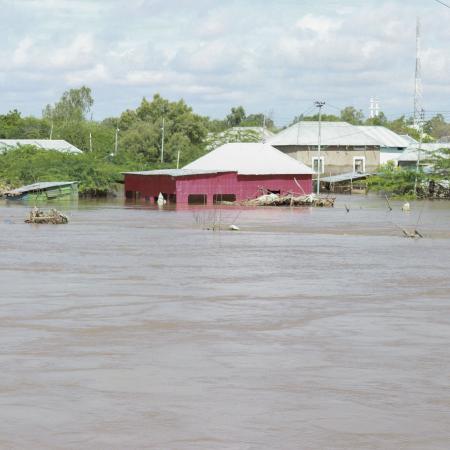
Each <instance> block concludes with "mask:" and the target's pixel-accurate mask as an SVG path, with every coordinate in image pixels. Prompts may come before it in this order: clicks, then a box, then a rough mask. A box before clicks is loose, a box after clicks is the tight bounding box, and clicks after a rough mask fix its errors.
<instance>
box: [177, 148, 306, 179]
mask: <svg viewBox="0 0 450 450" xmlns="http://www.w3.org/2000/svg"><path fill="white" fill-rule="evenodd" d="M184 169H189V170H211V171H219V172H224V171H230V172H236V171H237V172H238V174H240V175H291V174H293V175H296V174H308V175H309V174H313V173H314V172H313V171H312V170H311V169H310V168H309V167H308V166H306V165H305V164H303V163H301V162H299V161H297V160H295V159H294V158H291V157H290V156H288V155H286V154H284V153H283V152H281V151H279V150H277V149H276V148H274V147H272V146H271V145H269V144H262V143H254V142H245V143H230V144H224V145H221V146H220V147H218V148H216V149H215V150H212V151H211V152H209V153H207V154H206V155H204V156H202V157H200V158H199V159H197V160H195V161H193V162H191V163H190V164H188V165H187V166H185V167H184Z"/></svg>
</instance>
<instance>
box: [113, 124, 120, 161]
mask: <svg viewBox="0 0 450 450" xmlns="http://www.w3.org/2000/svg"><path fill="white" fill-rule="evenodd" d="M119 131H120V130H119V128H118V127H117V126H116V141H115V143H114V156H116V155H117V147H118V143H119Z"/></svg>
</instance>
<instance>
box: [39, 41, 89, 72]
mask: <svg viewBox="0 0 450 450" xmlns="http://www.w3.org/2000/svg"><path fill="white" fill-rule="evenodd" d="M94 50H95V46H94V40H93V37H92V36H91V35H90V34H79V35H77V36H75V37H74V39H73V41H72V42H71V43H70V44H69V45H67V46H64V47H61V48H58V49H56V50H55V51H54V52H52V53H51V54H50V55H49V56H48V59H49V62H50V65H52V66H54V67H57V68H63V69H73V68H80V67H84V66H87V65H89V64H91V63H92V62H93V61H94Z"/></svg>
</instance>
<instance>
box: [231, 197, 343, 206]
mask: <svg viewBox="0 0 450 450" xmlns="http://www.w3.org/2000/svg"><path fill="white" fill-rule="evenodd" d="M335 200H336V199H335V198H334V197H319V196H316V195H314V194H310V195H299V196H295V195H293V194H287V195H278V194H265V195H260V196H259V197H257V198H254V199H250V200H244V201H241V202H237V204H239V205H243V206H317V207H333V206H334V202H335Z"/></svg>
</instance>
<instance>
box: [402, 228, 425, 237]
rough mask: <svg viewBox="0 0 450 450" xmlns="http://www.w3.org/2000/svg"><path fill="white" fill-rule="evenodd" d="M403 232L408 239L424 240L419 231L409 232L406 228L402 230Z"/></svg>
mask: <svg viewBox="0 0 450 450" xmlns="http://www.w3.org/2000/svg"><path fill="white" fill-rule="evenodd" d="M402 231H403V235H404V236H405V237H406V238H410V239H419V238H423V234H422V233H420V232H419V231H418V230H414V231H408V230H405V229H404V228H402Z"/></svg>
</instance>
